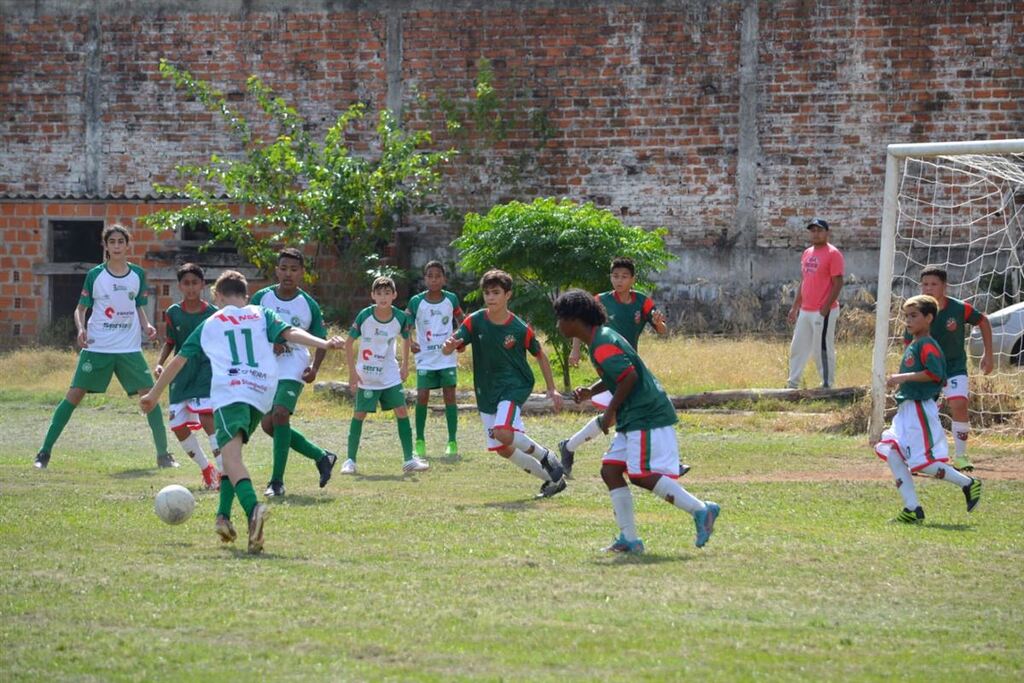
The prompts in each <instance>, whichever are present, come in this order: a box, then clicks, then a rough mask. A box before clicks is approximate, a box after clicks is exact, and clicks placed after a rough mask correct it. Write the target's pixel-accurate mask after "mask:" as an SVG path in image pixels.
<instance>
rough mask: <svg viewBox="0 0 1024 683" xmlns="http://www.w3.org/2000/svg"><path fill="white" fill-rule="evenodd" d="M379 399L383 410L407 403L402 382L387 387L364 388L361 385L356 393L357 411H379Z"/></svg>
mask: <svg viewBox="0 0 1024 683" xmlns="http://www.w3.org/2000/svg"><path fill="white" fill-rule="evenodd" d="M377 401H380V409H381V410H393V409H395V408H400V407H402V406H404V405H405V391H404V390H403V389H402V385H401V384H396V385H395V386H393V387H388V388H387V389H363V388H362V387H360V388H359V392H358V393H357V394H356V412H357V413H375V412H377Z"/></svg>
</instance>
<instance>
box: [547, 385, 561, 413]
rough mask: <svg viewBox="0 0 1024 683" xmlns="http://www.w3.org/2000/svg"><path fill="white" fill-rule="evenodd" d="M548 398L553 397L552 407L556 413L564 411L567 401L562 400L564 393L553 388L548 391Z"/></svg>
mask: <svg viewBox="0 0 1024 683" xmlns="http://www.w3.org/2000/svg"><path fill="white" fill-rule="evenodd" d="M548 398H550V399H551V407H552V408H553V409H554V411H555V413H560V412H562V408H563V407H565V401H564V400H562V395H561V394H560V393H558V392H557V391H554V390H552V391H549V392H548Z"/></svg>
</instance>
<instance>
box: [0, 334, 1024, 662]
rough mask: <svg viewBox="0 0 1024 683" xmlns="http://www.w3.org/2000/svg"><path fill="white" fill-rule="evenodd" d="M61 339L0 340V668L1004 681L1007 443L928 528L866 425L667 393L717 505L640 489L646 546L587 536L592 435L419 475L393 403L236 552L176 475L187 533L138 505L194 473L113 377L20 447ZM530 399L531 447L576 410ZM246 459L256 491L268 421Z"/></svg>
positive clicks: (1020, 556) (1017, 603)
mask: <svg viewBox="0 0 1024 683" xmlns="http://www.w3.org/2000/svg"><path fill="white" fill-rule="evenodd" d="M67 355H68V354H63V355H61V354H59V353H56V352H55V355H54V356H52V357H38V356H33V357H32V358H31V359H30V358H29V357H25V356H17V355H15V356H13V357H12V356H11V355H8V356H4V357H0V376H3V377H4V378H5V381H4V388H3V389H2V390H0V553H2V557H3V560H4V561H3V562H2V563H0V679H3V680H28V679H35V680H39V679H54V678H56V679H86V680H89V679H91V680H111V679H116V680H195V679H199V678H206V679H209V680H220V679H228V678H235V677H241V676H249V677H256V678H259V679H263V680H280V679H316V680H382V679H389V680H406V679H413V680H460V679H461V680H468V679H484V680H556V679H559V680H566V679H571V680H594V679H603V680H626V679H629V680H633V679H637V680H678V679H683V678H685V677H691V676H699V677H701V678H703V679H706V680H728V681H732V680H750V679H768V680H785V679H803V680H839V679H843V680H846V679H859V680H892V679H894V678H900V679H902V680H962V679H967V678H970V679H972V680H1020V679H1021V677H1022V676H1024V648H1022V647H1021V644H1022V642H1024V582H1022V578H1024V571H1022V569H1021V568H1022V567H1024V533H1022V531H1024V527H1022V524H1021V519H1024V455H1022V453H1021V447H1020V443H1019V442H1015V441H1010V440H1002V441H983V440H980V441H978V442H977V443H974V444H973V445H972V449H973V454H974V456H975V461H976V464H977V465H978V474H979V476H980V477H981V478H983V479H984V480H985V489H984V493H983V500H982V503H981V505H980V506H979V507H978V509H977V510H976V511H975V512H974V513H972V514H971V515H968V514H967V513H966V512H965V510H964V501H963V496H962V494H961V493H960V491H959V490H957V489H956V488H955V487H953V486H950V485H948V484H945V483H943V482H936V481H931V480H922V481H919V482H918V487H919V491H920V494H921V497H922V501H923V504H924V507H925V510H926V512H927V514H928V519H927V522H926V523H925V524H924V525H923V526H921V527H906V526H903V525H897V524H895V523H893V522H890V521H889V520H890V519H891V518H892V517H893V515H894V514H895V513H896V512H897V511H898V510H899V508H900V507H901V504H900V501H899V497H898V495H897V494H896V491H895V490H894V489H893V486H892V483H891V481H890V480H889V478H888V468H886V467H885V465H884V464H882V463H880V462H879V461H877V459H875V458H874V456H873V455H871V453H870V451H869V450H868V449H867V448H866V447H865V444H864V438H863V437H860V436H858V437H847V436H840V435H836V434H833V433H829V432H827V431H823V430H822V424H823V422H824V421H823V419H822V418H821V416H818V415H806V414H802V415H801V414H796V415H792V414H775V413H762V412H756V413H748V414H744V415H719V414H709V413H693V414H684V415H682V416H681V419H682V421H681V424H680V426H679V433H680V436H681V447H682V449H683V457H684V460H685V461H687V462H688V463H690V464H692V465H693V467H694V469H693V471H692V472H691V473H690V474H689V475H688V476H687V477H686V478H685V479H684V480H683V483H684V485H685V486H686V487H687V488H688V489H689V490H691V492H693V493H694V494H695V495H698V496H699V497H701V498H706V499H713V500H716V501H718V502H719V503H720V504H721V505H722V510H723V513H722V517H721V519H720V522H719V524H718V526H717V527H716V532H715V535H714V536H713V537H712V539H711V542H710V543H709V544H708V546H707V547H706V548H704V549H702V550H698V549H696V548H694V547H693V536H694V531H693V524H692V521H691V520H690V518H689V517H688V516H687V515H685V514H683V513H681V512H680V511H678V510H676V509H674V508H672V507H670V506H668V505H666V504H665V503H664V502H662V501H660V500H657V499H655V498H654V497H653V496H651V495H650V494H648V493H646V492H642V491H640V490H635V491H634V495H635V497H636V501H637V516H638V523H639V528H640V533H641V536H643V538H644V540H645V543H646V544H647V548H648V553H647V554H646V555H645V556H643V557H640V558H623V557H610V556H605V555H603V554H602V553H600V552H599V549H600V547H601V546H602V545H604V544H606V543H607V542H608V541H610V540H611V538H612V537H613V535H614V534H615V531H616V529H615V525H614V521H613V518H612V513H611V508H610V504H609V502H608V496H607V493H606V491H605V490H604V487H603V485H602V484H601V482H600V479H599V477H598V476H597V470H598V467H599V465H598V463H599V456H600V447H599V445H593V446H590V447H588V448H587V449H586V450H584V451H582V452H581V453H580V455H579V456H578V459H577V463H578V464H577V478H576V480H575V481H573V482H572V483H571V485H570V488H569V489H568V490H567V491H566V492H565V493H564V494H562V495H560V496H558V497H556V498H553V499H550V500H543V501H536V500H534V499H533V497H532V496H533V494H534V492H535V491H536V488H537V482H536V481H535V480H533V479H532V478H530V477H528V476H527V475H525V474H523V473H522V472H519V471H518V470H516V469H514V468H513V467H511V466H509V465H508V464H507V463H505V462H503V461H499V460H498V458H496V457H495V456H490V455H487V454H485V453H484V452H483V450H482V444H483V439H482V435H481V434H480V428H479V422H478V419H477V418H476V416H475V415H472V414H465V413H464V414H463V417H462V422H461V430H462V432H461V433H462V437H461V439H460V443H461V445H462V449H463V456H462V458H460V459H459V460H457V461H446V460H445V459H443V458H440V457H437V456H435V457H431V458H429V459H430V460H431V464H432V469H431V471H430V472H427V473H425V474H421V475H417V476H401V474H400V470H401V458H400V456H399V449H398V440H397V435H396V432H395V429H394V425H393V421H391V420H383V419H373V420H371V421H370V422H369V423H368V425H367V427H366V429H365V430H364V436H363V444H364V445H363V450H362V455H361V458H360V468H361V476H359V477H342V476H341V475H336V476H335V478H334V479H333V480H332V481H331V483H330V484H329V485H328V487H327V488H326V489H324V490H320V489H318V488H317V486H316V473H315V469H314V468H313V466H312V464H311V463H309V462H308V461H305V460H304V459H303V458H302V457H301V456H298V455H297V454H294V453H293V454H292V457H291V460H290V463H289V470H288V475H287V486H288V495H287V496H286V497H285V498H284V499H282V500H280V501H274V502H273V503H272V509H273V515H272V517H271V519H270V521H269V522H268V527H267V549H266V552H265V554H264V555H263V556H260V557H250V556H248V555H247V554H245V552H244V544H241V543H239V544H237V545H238V547H226V546H223V545H221V544H220V543H219V542H218V541H217V540H216V538H215V537H214V535H213V532H212V518H213V514H214V510H215V507H216V495H215V494H211V493H205V492H199V491H196V495H197V499H198V507H197V510H196V514H195V515H194V516H193V517H192V519H190V520H189V521H188V522H186V523H185V524H183V525H181V526H178V527H169V526H166V525H164V524H163V523H161V522H160V521H159V520H158V519H157V518H156V516H155V515H154V514H153V511H152V500H153V496H154V495H155V493H156V491H158V490H159V489H160V488H161V487H163V486H165V485H167V484H169V483H182V484H185V485H187V486H189V487H190V488H193V489H194V490H195V489H197V488H198V487H197V482H198V480H199V474H198V470H197V469H196V468H195V467H194V465H192V464H191V463H187V462H186V463H183V466H182V468H180V469H178V470H173V471H167V470H156V469H155V468H154V467H153V461H154V460H153V455H154V454H153V452H152V446H151V445H150V443H149V440H148V430H147V429H146V426H145V421H144V419H143V418H142V416H141V415H139V414H138V413H137V411H136V410H134V408H133V404H132V403H131V402H130V401H129V400H127V399H124V398H122V397H118V396H116V395H115V394H114V393H113V392H112V393H111V394H110V395H108V396H106V397H89V398H88V399H86V402H85V404H83V406H82V408H80V409H79V410H78V411H77V412H76V414H75V415H74V417H73V418H72V421H71V424H70V425H69V428H68V430H67V431H66V432H65V435H64V436H63V437H62V439H61V441H60V442H58V444H57V448H56V449H55V452H54V457H53V461H52V462H51V465H50V468H49V469H48V470H46V471H37V470H35V469H33V468H32V467H31V466H30V464H31V460H32V456H33V455H34V453H35V450H36V449H37V448H38V444H39V441H40V440H41V437H42V434H43V432H44V431H45V428H46V424H47V422H48V420H49V416H50V411H51V409H52V406H53V403H54V402H55V400H56V399H58V398H59V396H60V395H61V394H63V391H64V389H65V388H66V383H67V381H68V378H69V377H70V369H68V368H66V367H65V366H66V365H67V358H66V356H67ZM765 355H767V354H765ZM19 373H20V374H19ZM716 388H721V387H716ZM350 415H351V412H350V408H348V407H347V406H344V405H337V404H334V403H332V402H331V401H330V400H329V399H326V398H323V397H320V396H312V395H311V396H308V397H304V399H303V402H302V404H300V412H299V416H298V418H297V420H296V425H297V426H299V427H300V428H301V429H303V430H304V431H305V432H306V433H307V434H308V435H310V436H311V437H314V438H315V439H316V440H318V441H320V442H321V443H323V444H324V445H325V446H327V447H329V448H331V449H332V450H337V451H339V452H343V450H344V444H345V438H346V433H347V425H348V418H349V417H350ZM430 419H431V421H430V423H429V427H428V429H429V431H430V434H429V443H430V446H431V452H432V453H437V452H438V451H439V450H440V449H441V447H442V441H443V430H444V427H443V425H444V421H443V419H442V418H439V417H436V416H432V417H431V418H430ZM527 419H528V422H527V425H528V427H529V428H530V431H531V433H532V435H533V436H534V437H535V438H537V439H538V440H540V441H542V442H545V443H548V444H552V445H553V444H554V443H556V442H557V440H558V439H559V438H562V437H564V436H566V435H568V434H569V433H570V432H571V431H573V429H574V428H575V427H576V426H578V424H579V423H580V419H581V418H579V417H578V416H557V417H545V418H527ZM246 459H247V461H248V462H249V464H250V469H251V471H252V472H253V478H254V483H255V484H256V485H257V488H258V489H260V490H261V489H262V488H263V486H262V485H263V484H264V483H265V481H266V479H267V476H268V474H269V471H270V440H269V439H267V438H265V437H262V436H260V437H257V438H256V439H255V440H254V441H253V443H252V445H251V447H250V448H249V449H248V450H247V453H246ZM238 515H239V513H238V512H237V508H236V517H237V516H238ZM242 525H243V526H244V522H242Z"/></svg>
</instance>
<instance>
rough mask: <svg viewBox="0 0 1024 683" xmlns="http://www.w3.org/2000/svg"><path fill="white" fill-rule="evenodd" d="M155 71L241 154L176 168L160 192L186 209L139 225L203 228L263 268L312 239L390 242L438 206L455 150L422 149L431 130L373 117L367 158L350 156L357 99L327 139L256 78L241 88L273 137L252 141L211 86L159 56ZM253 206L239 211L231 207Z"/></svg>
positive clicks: (327, 243)
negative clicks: (225, 132) (413, 216)
mask: <svg viewBox="0 0 1024 683" xmlns="http://www.w3.org/2000/svg"><path fill="white" fill-rule="evenodd" d="M160 73H161V74H163V75H164V77H166V78H169V79H171V80H173V81H174V84H175V87H177V88H178V89H180V90H183V91H185V93H186V94H187V95H188V96H189V97H191V98H194V99H195V100H197V101H199V102H200V103H202V104H203V105H204V106H205V107H206V108H207V109H209V110H210V111H212V112H215V113H217V114H219V116H220V117H221V119H222V120H223V122H224V123H225V124H226V125H227V126H228V129H229V131H230V132H231V135H232V137H233V138H234V140H235V141H236V142H237V143H238V144H239V147H240V150H239V151H240V154H239V153H237V151H235V150H232V151H231V152H230V154H231V156H230V157H228V156H222V155H219V154H213V155H211V156H210V160H209V162H208V163H206V164H195V165H180V166H178V167H176V169H175V170H176V172H177V175H178V177H179V179H180V182H179V184H177V185H160V186H157V188H156V189H157V191H158V192H161V193H163V194H165V195H168V196H170V197H180V198H184V199H185V200H186V201H187V202H188V205H187V206H186V207H184V208H182V209H179V210H174V211H170V210H164V211H157V212H156V213H153V214H150V215H149V216H146V217H145V218H144V219H143V221H144V222H145V223H146V224H147V225H149V226H150V227H152V228H153V229H155V230H157V231H164V230H177V229H178V228H180V227H182V226H183V225H189V224H195V223H199V222H203V223H206V224H208V225H209V229H210V232H211V233H212V234H213V240H211V243H212V242H213V241H231V242H233V243H234V244H235V245H236V246H237V247H238V248H239V250H240V251H241V252H242V253H243V255H244V256H245V257H246V258H248V259H249V260H250V261H252V263H254V264H255V265H256V266H258V267H259V268H261V269H262V270H264V271H267V272H269V270H271V269H272V267H273V263H274V254H275V252H276V250H277V246H278V245H281V244H288V245H293V246H302V245H305V244H310V243H312V244H317V245H318V246H319V247H333V248H335V249H337V250H338V251H339V252H345V253H349V254H352V255H353V256H354V257H356V258H365V257H367V256H369V255H371V254H373V253H374V252H375V251H376V250H377V249H378V248H379V246H380V245H382V244H383V243H386V242H388V241H390V239H391V235H392V232H393V230H394V228H395V227H396V226H397V225H399V224H401V222H402V220H403V219H404V217H405V216H406V215H408V214H409V213H413V212H421V211H427V212H434V211H438V210H439V206H438V204H437V202H436V193H437V190H438V188H439V186H440V182H441V172H440V169H441V167H442V166H443V165H444V164H446V163H448V162H449V161H450V160H451V158H452V156H453V155H454V152H453V151H446V152H426V151H423V150H424V148H425V147H426V146H428V145H429V144H430V143H431V136H430V133H429V132H427V131H418V132H414V133H407V132H405V131H403V130H401V129H400V128H399V125H398V122H397V121H395V119H394V118H393V117H392V115H391V113H390V112H388V111H386V110H385V111H381V112H380V113H379V115H378V118H377V124H376V130H375V132H376V140H375V142H374V144H373V145H372V147H373V148H374V149H375V150H376V152H375V153H374V155H373V156H372V157H367V156H361V155H357V154H355V153H354V152H353V151H352V150H351V149H350V147H349V144H348V136H349V135H350V134H351V131H352V129H353V128H355V127H357V126H358V125H359V123H360V122H361V120H362V119H363V118H364V117H365V116H366V108H365V106H364V105H363V104H361V103H357V104H353V105H352V106H350V107H349V108H348V109H346V110H345V111H344V112H342V113H341V114H340V115H339V116H338V118H337V120H336V121H335V122H334V124H333V125H332V126H331V127H330V128H328V129H327V131H326V133H325V135H324V138H323V141H322V142H320V141H317V140H314V139H313V138H312V137H311V136H310V135H309V133H308V130H307V129H308V125H307V123H306V121H305V119H303V117H302V116H301V115H300V114H299V113H298V112H297V111H296V109H295V108H294V107H292V106H290V105H289V104H288V103H287V102H285V100H284V99H283V98H281V97H277V96H275V94H274V92H273V91H272V90H271V89H270V88H268V87H267V86H266V85H265V84H264V83H263V82H262V81H261V80H260V79H259V78H257V77H256V76H252V77H250V78H249V80H248V82H247V91H248V94H249V96H250V97H252V98H253V99H254V100H255V101H256V103H257V104H258V105H259V108H260V109H261V110H262V112H263V113H264V114H265V115H266V116H267V117H268V118H269V119H270V121H271V122H272V123H273V124H274V125H275V127H276V129H277V135H276V137H274V139H273V140H270V141H265V140H263V139H261V138H259V137H256V136H255V135H254V133H253V131H252V127H251V126H250V124H249V122H248V121H247V120H246V119H245V117H243V116H242V115H241V114H240V113H239V112H237V111H235V109H233V108H232V106H231V105H230V104H229V103H228V100H227V98H226V97H225V95H224V94H223V93H221V92H220V91H218V90H216V89H215V88H213V87H212V86H211V85H210V84H209V83H206V82H204V81H201V80H199V79H197V78H196V77H194V76H193V75H192V74H191V73H189V72H188V71H185V70H183V69H179V68H178V67H175V66H174V65H172V64H170V63H169V62H167V61H166V60H161V61H160ZM239 205H243V206H246V207H248V208H250V209H252V210H251V211H247V212H245V213H244V214H240V213H239V212H238V211H237V210H236V207H238V206H239Z"/></svg>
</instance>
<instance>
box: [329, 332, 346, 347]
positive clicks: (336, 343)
mask: <svg viewBox="0 0 1024 683" xmlns="http://www.w3.org/2000/svg"><path fill="white" fill-rule="evenodd" d="M345 343H346V342H345V338H344V337H342V336H339V335H335V336H333V337H331V338H330V339H328V340H327V348H329V349H344V348H345Z"/></svg>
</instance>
